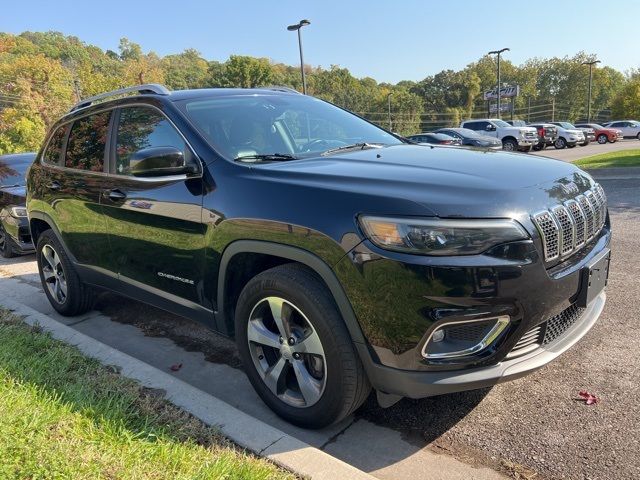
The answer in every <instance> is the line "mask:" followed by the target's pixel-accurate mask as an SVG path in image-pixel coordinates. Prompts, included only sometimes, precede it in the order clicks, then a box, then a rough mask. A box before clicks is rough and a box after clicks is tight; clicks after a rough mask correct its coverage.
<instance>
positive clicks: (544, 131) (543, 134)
mask: <svg viewBox="0 0 640 480" xmlns="http://www.w3.org/2000/svg"><path fill="white" fill-rule="evenodd" d="M529 126H530V127H533V128H535V129H536V130H537V131H538V143H537V144H536V145H534V146H533V149H534V150H544V149H545V148H547V147H548V146H549V145H554V144H555V143H556V140H557V139H558V127H557V126H555V125H553V124H551V123H530V124H529Z"/></svg>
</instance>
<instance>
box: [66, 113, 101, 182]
mask: <svg viewBox="0 0 640 480" xmlns="http://www.w3.org/2000/svg"><path fill="white" fill-rule="evenodd" d="M110 117H111V112H101V113H96V114H94V115H89V116H88V117H84V118H81V119H79V120H76V121H75V122H74V124H73V126H72V127H71V133H70V134H69V141H68V142H67V152H66V155H65V160H64V166H65V167H68V168H76V169H79V170H90V171H92V172H102V169H103V166H104V147H105V145H106V143H107V132H108V130H109V118H110Z"/></svg>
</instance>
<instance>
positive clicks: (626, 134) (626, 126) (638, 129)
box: [604, 120, 640, 140]
mask: <svg viewBox="0 0 640 480" xmlns="http://www.w3.org/2000/svg"><path fill="white" fill-rule="evenodd" d="M604 127H606V128H615V129H617V130H620V131H621V132H622V137H623V138H637V139H638V140H640V122H638V121H636V120H616V121H615V122H609V123H605V124H604Z"/></svg>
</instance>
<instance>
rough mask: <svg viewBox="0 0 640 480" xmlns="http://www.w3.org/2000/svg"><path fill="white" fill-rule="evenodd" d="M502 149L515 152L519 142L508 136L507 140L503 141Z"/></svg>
mask: <svg viewBox="0 0 640 480" xmlns="http://www.w3.org/2000/svg"><path fill="white" fill-rule="evenodd" d="M502 149H503V150H505V151H507V152H515V151H516V150H518V144H517V143H516V141H515V140H512V139H510V138H507V139H506V140H503V141H502Z"/></svg>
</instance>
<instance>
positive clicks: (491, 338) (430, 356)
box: [420, 315, 511, 360]
mask: <svg viewBox="0 0 640 480" xmlns="http://www.w3.org/2000/svg"><path fill="white" fill-rule="evenodd" d="M491 320H495V322H496V323H495V324H494V325H493V327H491V329H490V330H489V331H488V332H487V334H486V335H485V336H484V337H483V339H482V340H480V342H478V343H477V344H475V345H473V346H472V347H469V348H465V349H464V350H458V351H455V352H447V353H427V352H426V350H427V346H428V345H429V342H430V341H431V338H432V337H433V334H434V333H436V332H437V331H438V330H440V329H441V328H443V327H446V326H448V325H462V324H466V323H479V322H489V321H491ZM510 321H511V319H510V317H509V316H508V315H502V316H500V317H489V318H477V319H474V320H461V321H457V322H456V321H453V322H444V323H441V324H439V325H438V326H437V327H436V328H434V329H433V330H432V331H431V334H429V337H428V338H427V341H426V342H424V345H423V347H422V350H421V352H420V353H421V355H422V357H423V358H425V359H427V360H443V359H448V358H460V357H466V356H468V355H473V354H474V353H478V352H480V351H482V350H484V349H485V348H487V347H489V346H490V345H491V344H492V343H493V342H495V341H496V340H497V339H498V337H499V336H500V334H501V333H502V332H503V331H504V329H505V328H507V326H508V325H509V323H510Z"/></svg>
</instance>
